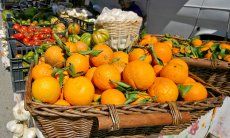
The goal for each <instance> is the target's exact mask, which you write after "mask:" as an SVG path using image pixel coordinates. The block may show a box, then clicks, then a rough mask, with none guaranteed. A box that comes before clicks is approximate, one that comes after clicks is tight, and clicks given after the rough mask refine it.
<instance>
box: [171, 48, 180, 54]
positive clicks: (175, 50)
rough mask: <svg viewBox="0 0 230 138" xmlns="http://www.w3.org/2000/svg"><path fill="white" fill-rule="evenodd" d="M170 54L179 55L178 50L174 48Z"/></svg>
mask: <svg viewBox="0 0 230 138" xmlns="http://www.w3.org/2000/svg"><path fill="white" fill-rule="evenodd" d="M172 53H173V54H178V53H180V49H179V48H175V47H174V48H173V49H172Z"/></svg>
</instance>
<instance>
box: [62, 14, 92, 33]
mask: <svg viewBox="0 0 230 138" xmlns="http://www.w3.org/2000/svg"><path fill="white" fill-rule="evenodd" d="M59 19H60V20H61V22H64V23H65V24H70V23H72V22H74V23H77V24H79V25H80V28H81V31H82V32H88V33H91V34H92V33H93V29H94V26H95V24H94V23H93V22H87V21H84V20H81V19H78V18H76V17H70V19H71V21H70V20H68V19H66V18H62V17H59Z"/></svg>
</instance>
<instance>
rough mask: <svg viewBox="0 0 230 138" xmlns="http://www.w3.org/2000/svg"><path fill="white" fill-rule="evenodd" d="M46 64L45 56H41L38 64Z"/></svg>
mask: <svg viewBox="0 0 230 138" xmlns="http://www.w3.org/2000/svg"><path fill="white" fill-rule="evenodd" d="M43 63H45V57H44V56H41V57H40V58H39V59H38V64H43Z"/></svg>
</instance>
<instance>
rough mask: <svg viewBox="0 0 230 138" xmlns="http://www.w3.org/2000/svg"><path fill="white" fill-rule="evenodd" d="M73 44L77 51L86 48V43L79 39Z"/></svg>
mask: <svg viewBox="0 0 230 138" xmlns="http://www.w3.org/2000/svg"><path fill="white" fill-rule="evenodd" d="M75 46H76V51H77V52H79V51H86V50H88V45H87V44H86V43H84V42H81V41H77V42H76V43H75Z"/></svg>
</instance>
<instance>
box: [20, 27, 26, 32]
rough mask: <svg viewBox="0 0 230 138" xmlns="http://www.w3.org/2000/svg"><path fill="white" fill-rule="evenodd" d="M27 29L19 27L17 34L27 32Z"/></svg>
mask: <svg viewBox="0 0 230 138" xmlns="http://www.w3.org/2000/svg"><path fill="white" fill-rule="evenodd" d="M27 29H28V28H27V27H26V26H21V28H20V29H19V30H18V31H19V32H27V31H28V30H27Z"/></svg>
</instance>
